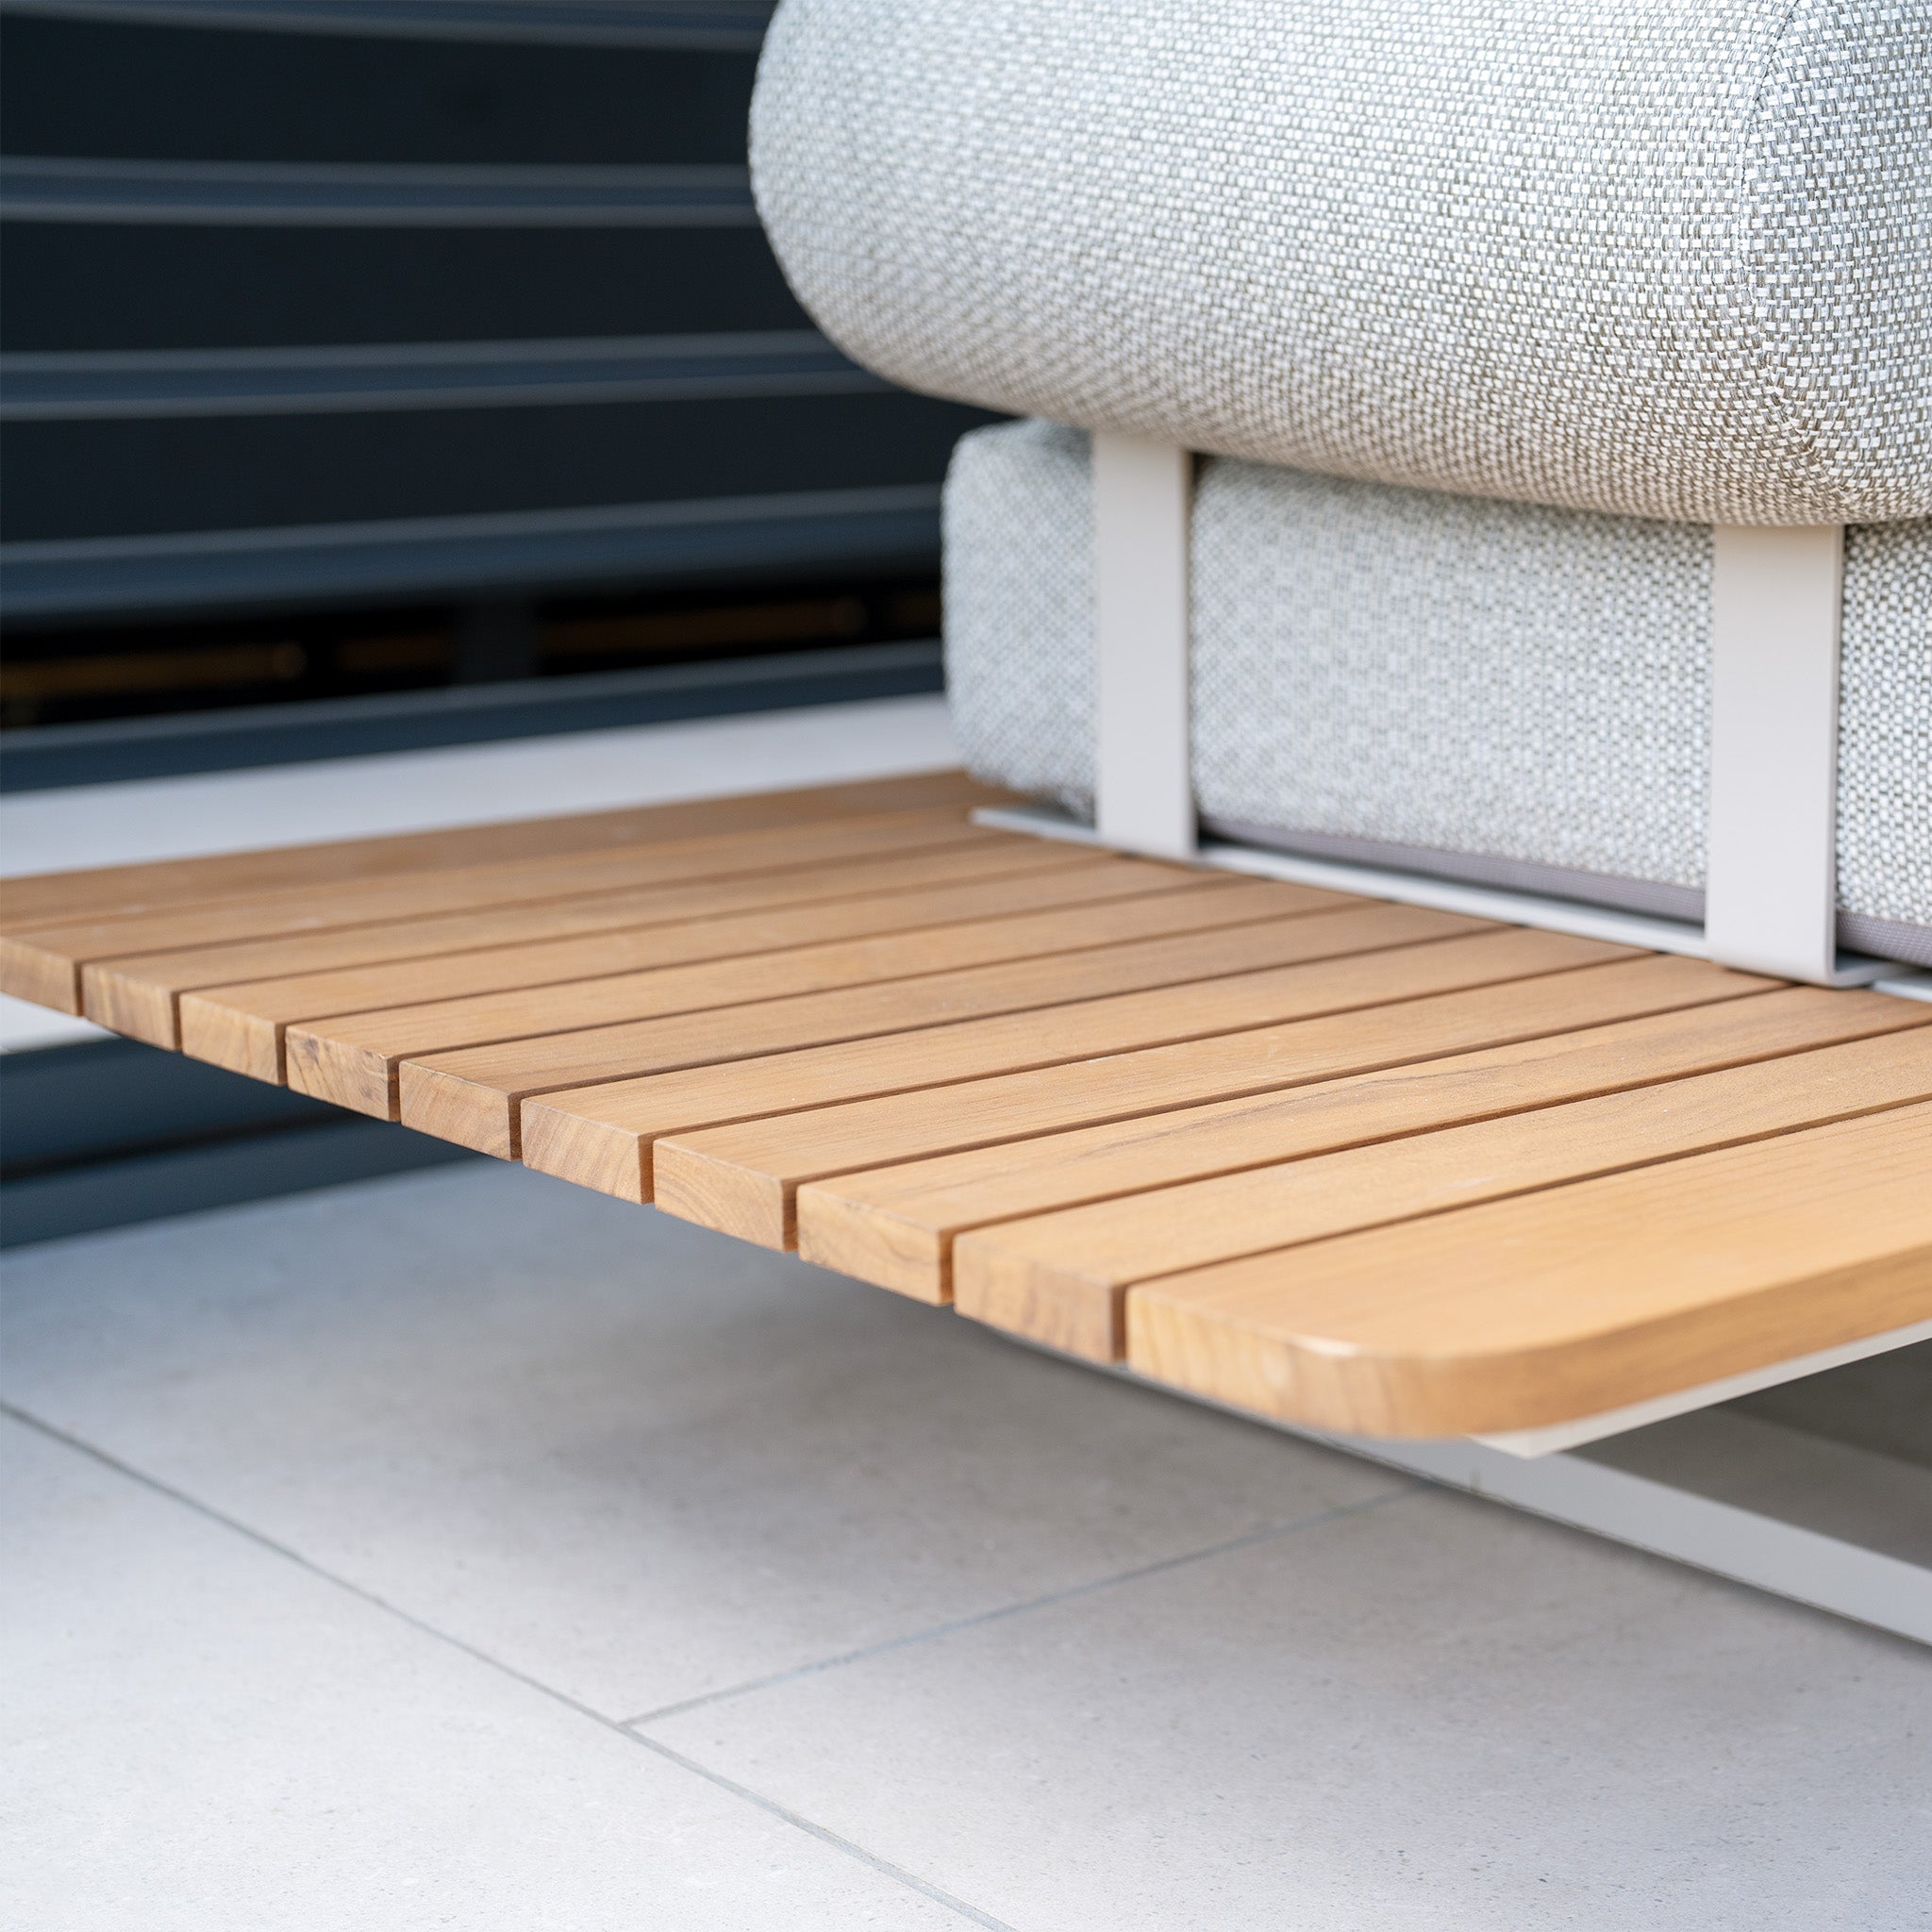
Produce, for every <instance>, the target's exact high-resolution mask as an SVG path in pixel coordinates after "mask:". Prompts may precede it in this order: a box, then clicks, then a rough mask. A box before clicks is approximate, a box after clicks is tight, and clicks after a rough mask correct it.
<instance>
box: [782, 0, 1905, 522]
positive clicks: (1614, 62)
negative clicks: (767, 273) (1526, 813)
mask: <svg viewBox="0 0 1932 1932" xmlns="http://www.w3.org/2000/svg"><path fill="white" fill-rule="evenodd" d="M752 162H753V174H754V181H755V185H756V188H757V192H758V205H759V208H760V210H761V212H762V213H763V216H764V219H765V222H766V225H767V226H768V228H769V229H770V232H771V235H772V238H773V241H774V244H775V246H776V248H777V251H778V255H779V258H780V260H781V261H782V263H783V265H784V267H785V270H786V272H787V274H788V275H789V276H790V277H791V282H792V285H793V287H794V288H795V289H796V291H798V293H799V295H800V297H801V299H802V300H803V301H804V303H805V305H806V307H807V308H808V309H810V310H811V312H812V314H813V316H814V318H815V319H816V320H817V321H818V322H819V324H820V325H821V326H822V327H824V330H825V331H826V332H827V334H829V335H830V336H832V337H833V339H834V340H836V341H838V342H839V343H840V345H841V347H843V348H844V349H845V350H846V351H847V352H848V353H850V354H851V355H853V356H854V357H856V358H858V360H859V361H861V362H863V363H865V364H867V365H868V366H869V367H871V368H873V369H875V370H877V371H878V372H879V373H881V374H882V375H887V376H890V377H891V378H892V379H893V380H895V381H897V382H901V383H904V384H907V385H908V386H909V387H911V388H913V389H919V390H925V391H932V392H934V393H937V394H941V395H946V396H953V397H958V398H961V399H964V400H967V401H971V402H974V403H979V404H983V405H986V406H988V407H990V408H998V409H1005V410H1010V411H1013V412H1016V413H1020V414H1026V415H1035V416H1041V417H1049V418H1052V419H1054V420H1057V421H1059V422H1063V423H1068V424H1074V425H1080V426H1083V427H1086V428H1097V429H1117V430H1124V431H1130V432H1134V433H1138V434H1141V435H1146V436H1152V437H1156V438H1159V439H1161V440H1164V441H1172V442H1176V443H1180V444H1183V445H1185V446H1187V447H1189V448H1192V449H1197V450H1202V451H1207V452H1210V453H1214V454H1219V455H1224V456H1235V457H1245V458H1256V459H1259V460H1262V461H1267V462H1272V463H1277V464H1286V465H1290V466H1292V467H1295V468H1299V469H1302V470H1307V471H1314V472H1319V473H1322V474H1325V475H1339V476H1354V477H1358V478H1363V479H1368V480H1373V481H1378V482H1384V483H1401V484H1412V485H1421V486H1424V487H1428V488H1431V489H1436V490H1443V491H1457V492H1460V493H1464V494H1470V495H1478V496H1491V497H1502V498H1510V499H1516V500H1519V501H1524V502H1530V503H1541V504H1545V505H1550V506H1555V507H1558V508H1581V509H1594V510H1604V511H1611V512H1619V513H1624V514H1628V515H1634V516H1641V517H1647V518H1665V519H1675V520H1680V521H1690V522H1698V523H1759V524H1783V523H1791V524H1801V523H1870V522H1881V521H1886V520H1892V519H1903V518H1913V517H1922V516H1925V515H1927V514H1932V380H1928V376H1927V371H1928V369H1932V0H1707V4H1705V5H1701V6H1696V7H1689V6H1685V5H1683V4H1681V0H1052V4H1042V0H785V4H784V5H783V6H782V7H781V8H780V9H779V11H778V14H777V16H776V19H775V21H774V25H773V29H772V33H771V36H770V38H769V40H768V41H767V42H766V49H765V55H764V58H763V62H762V65H761V67H760V72H759V78H758V92H757V96H756V100H755V103H754V108H753V117H752Z"/></svg>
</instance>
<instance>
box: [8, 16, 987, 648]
mask: <svg viewBox="0 0 1932 1932" xmlns="http://www.w3.org/2000/svg"><path fill="white" fill-rule="evenodd" d="M768 10H769V9H768V8H764V7H761V6H759V5H758V4H756V0H682V4H676V5H673V4H662V0H178V4H177V0H120V4H114V0H101V4H87V0H75V4H68V0H25V4H13V0H9V4H7V5H5V6H0V40H4V57H0V83H4V90H5V92H4V103H0V126H4V133H5V141H6V146H7V150H8V158H7V160H6V162H5V164H4V168H0V216H4V220H5V225H6V226H5V241H4V245H5V249H6V256H7V274H6V276H5V278H4V282H0V345H4V352H5V363H4V368H0V415H4V420H5V422H6V432H5V447H4V452H0V491H4V500H5V503H6V506H7V512H6V515H7V521H6V527H5V539H6V541H5V544H4V547H0V596H4V599H5V610H6V614H7V617H8V622H9V623H11V624H13V625H46V624H49V623H68V624H72V623H101V622H108V621H121V620H124V619H141V618H162V617H169V616H175V617H179V616H184V615H189V614H192V613H202V612H208V613H218V612H222V611H224V610H230V611H232V610H236V609H242V608H247V609H273V608H296V607H299V606H302V605H304V604H308V605H318V604H328V605H339V604H343V603H346V602H353V601H356V600H363V601H366V602H380V601H384V600H388V601H391V602H395V601H399V600H407V599H430V598H445V599H446V598H455V599H458V600H460V599H461V598H463V597H464V596H466V595H483V596H488V595H492V594H501V593H510V592H517V593H523V592H532V593H538V594H542V593H555V592H557V591H567V590H574V589H580V588H592V587H606V586H637V585H651V584H658V583H672V582H678V581H684V580H690V579H691V578H693V577H696V576H702V575H713V576H715V575H720V574H724V573H731V572H751V573H759V572H762V573H767V574H784V573H794V574H796V573H800V572H809V573H814V574H829V573H837V572H841V571H843V572H855V573H857V572H885V571H893V570H909V571H918V570H922V569H927V568H930V567H931V565H932V563H933V561H934V559H935V558H936V555H937V545H938V518H937V500H938V484H939V479H940V476H941V473H942V471H943V468H944V463H945V459H946V456H947V453H948V451H949V449H950V447H951V444H952V442H953V441H954V439H955V438H956V437H957V436H958V433H959V431H960V430H961V429H962V428H963V427H965V426H967V425H969V424H970V423H972V422H974V421H978V420H981V419H980V418H978V417H977V416H976V415H975V414H974V413H973V412H970V411H967V410H963V409H958V408H952V407H950V406H947V405H943V404H938V403H933V402H930V401H927V400H924V399H922V398H918V397H913V396H909V395H906V394H903V393H901V392H899V391H893V390H891V389H890V388H888V387H887V386H886V385H884V384H881V383H879V382H876V381H875V380H874V379H873V378H872V377H870V376H868V375H865V374H864V373H863V372H862V371H859V370H858V369H856V368H854V367H853V366H852V365H851V364H850V363H848V362H846V361H845V360H844V358H841V356H839V355H838V354H837V352H836V351H834V350H833V349H831V347H830V346H829V345H828V344H827V343H825V342H824V341H823V340H822V339H821V338H820V337H819V336H817V335H816V333H815V332H814V331H813V330H812V329H811V328H810V325H808V322H807V320H806V318H805V316H804V315H803V313H802V312H801V311H800V310H799V308H797V306H796V304H795V303H793V301H792V300H791V295H790V293H789V292H788V291H787V290H786V288H785V286H784V283H783V280H782V278H781V277H780V275H779V274H778V272H777V269H776V266H775V264H774V262H773V259H772V257H771V254H770V251H769V250H768V248H767V247H766V245H765V242H764V240H763V237H762V235H761V234H760V233H759V230H758V226H757V223H756V219H755V216H754V213H753V209H752V206H751V200H750V195H749V192H748V188H747V184H746V179H745V171H744V166H743V140H744V117H745V109H746V105H747V101H748V98H749V92H750V87H751V79H752V73H753V68H754V64H755V60H756V53H757V46H758V39H759V36H760V34H761V32H762V29H763V25H764V17H765V14H766V13H767V12H768Z"/></svg>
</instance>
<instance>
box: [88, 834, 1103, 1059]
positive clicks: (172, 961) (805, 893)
mask: <svg viewBox="0 0 1932 1932" xmlns="http://www.w3.org/2000/svg"><path fill="white" fill-rule="evenodd" d="M1103 857H1104V855H1100V854H1096V853H1093V852H1090V851H1087V850H1084V849H1083V848H1081V847H1079V846H1074V845H1057V844H1054V843H1052V842H1050V841H1045V840H1040V839H1022V838H1016V837H1011V836H1008V835H1002V834H994V833H989V834H987V835H985V836H983V837H980V838H976V839H975V838H973V837H970V836H959V835H958V834H957V833H956V832H955V831H953V830H951V829H949V830H948V831H947V833H946V836H945V840H944V842H942V843H941V844H939V845H927V846H920V847H916V848H914V849H913V850H911V851H909V852H903V853H895V852H882V853H872V854H864V853H862V854H858V855H857V856H855V857H848V858H841V859H838V860H835V861H833V862H831V863H828V864H821V865H807V866H802V867H800V868H798V869H797V870H795V871H793V870H787V871H783V872H763V873H753V874H746V875H742V876H727V877H725V878H722V879H716V878H707V879H700V880H698V881H697V882H695V883H686V884H681V885H668V886H635V887H631V888H628V889H622V890H619V891H604V892H587V893H583V894H580V895H578V896H575V897H573V898H568V899H545V900H539V901H534V902H532V901H513V902H512V903H511V904H509V905H508V906H492V907H489V908H485V909H484V910H482V911H480V912H445V913H437V914H433V915H431V916H429V917H427V918H410V919H394V920H386V921H380V922H378V923H376V924H372V925H350V926H337V927H332V928H330V929H329V930H327V931H325V932H304V933H294V934H290V935H285V936H284V937H282V938H280V939H269V940H238V941H232V942H230V943H228V944H225V945H216V946H189V947H186V948H182V949H179V950H176V951H172V952H166V953H137V954H135V955H133V956H132V957H131V958H118V959H101V960H96V961H94V962H93V963H92V964H91V965H89V966H87V967H85V968H84V969H83V970H82V974H81V997H82V1009H83V1011H85V1013H86V1014H87V1016H88V1018H89V1019H91V1020H94V1021H96V1022H98V1023H99V1024H101V1025H103V1026H110V1027H112V1028H113V1029H114V1031H115V1032H117V1033H125V1034H127V1035H128V1036H129V1037H130V1038H131V1039H135V1040H143V1041H147V1042H148V1043H149V1044H150V1045H153V1046H168V1047H178V1046H180V1045H181V1039H180V1021H179V1013H178V1007H177V1003H178V1001H179V999H180V997H181V995H182V994H183V993H187V992H197V991H206V990H220V991H239V990H240V989H242V988H264V989H265V988H266V987H267V985H268V984H269V983H270V982H275V983H280V982H284V981H292V980H295V979H298V978H306V977H308V976H309V975H322V974H329V973H333V972H338V971H341V970H344V969H354V968H365V967H369V968H373V967H380V966H385V965H397V964H399V963H400V962H404V961H419V960H424V959H430V958H454V957H456V956H458V955H461V954H465V953H474V952H481V951H484V950H487V949H491V948H495V947H499V946H515V945H519V944H523V945H534V944H537V943H556V942H558V941H568V940H570V939H573V938H577V937H583V936H586V935H589V934H592V933H605V932H616V931H622V930H625V929H626V928H631V927H642V926H656V925H663V924H670V923H672V922H675V921H677V920H685V919H705V918H709V917H715V916H719V915H722V914H727V913H737V912H750V911H756V910H761V909H774V910H775V909H776V908H781V907H788V906H806V905H813V904H826V905H830V904H835V903H841V902H844V901H848V900H858V899H866V898H871V897H874V896H875V895H879V894H884V893H892V892H899V891H907V890H908V889H912V888H919V887H930V886H940V885H946V884H957V883H963V882H965V881H967V880H971V879H981V878H1008V877H1018V876H1020V875H1022V874H1044V873H1052V872H1061V871H1066V870H1069V869H1074V868H1077V867H1081V866H1089V865H1092V864H1094V863H1095V862H1096V861H1097V860H1099V859H1101V858H1103ZM406 970H407V969H406ZM405 996H406V995H405V994H404V993H403V992H391V993H390V994H389V995H388V996H387V997H379V998H377V999H375V1000H371V1001H369V1002H368V1004H369V1005H371V1006H376V1005H383V1006H389V1005H394V1004H396V1003H397V1002H398V1001H399V1000H400V999H402V998H403V997H405ZM238 1003H239V1002H238ZM329 1010H331V1011H340V1010H341V1008H330V1009H329ZM322 1011H323V1009H322V1008H319V1007H310V1008H308V1012H307V1013H297V1014H291V1015H290V1016H289V1017H290V1018H307V1017H309V1016H310V1015H320V1013H321V1012H322ZM207 1057H208V1058H214V1056H212V1055H209V1056H207ZM243 1071H249V1072H257V1071H258V1068H257V1067H256V1066H254V1065H251V1066H250V1067H248V1068H245V1069H243Z"/></svg>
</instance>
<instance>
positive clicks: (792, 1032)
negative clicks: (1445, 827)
mask: <svg viewBox="0 0 1932 1932" xmlns="http://www.w3.org/2000/svg"><path fill="white" fill-rule="evenodd" d="M1482 928H1483V922H1481V921H1479V920H1473V919H1466V918H1463V917H1462V916H1461V915H1459V914H1455V913H1446V912H1431V911H1427V910H1425V909H1424V908H1419V907H1404V906H1377V907H1372V908H1366V909H1363V910H1357V911H1346V912H1327V913H1322V912H1317V913H1310V914H1304V915H1301V916H1298V917H1291V918H1284V919H1278V920H1272V921H1266V922H1263V923H1261V924H1249V925H1238V926H1228V927H1224V928H1223V929H1221V930H1219V931H1206V932H1195V933H1184V934H1180V935H1178V936H1174V937H1166V938H1159V939H1149V940H1140V941H1130V942H1127V943H1124V944H1117V945H1112V946H1108V947H1104V948H1095V949H1093V950H1090V951H1087V952H1082V953H1073V954H1059V955H1056V956H1053V957H1051V958H1042V959H1022V960H1015V961H1011V962H1009V963H1007V964H1004V965H998V966H983V967H975V968H972V969H970V970H968V971H965V972H959V973H937V974H928V975H927V976H925V977H924V978H922V979H914V980H901V981H892V982H888V983H887V984H885V985H880V986H865V987H851V988H844V989H841V990H840V991H834V992H821V993H807V994H804V995H801V996H798V997H796V998H792V999H789V1000H771V1001H766V1002H762V1003H759V1004H758V1005H753V1006H741V1007H733V1008H726V1009H724V1011H723V1012H715V1013H691V1014H685V1015H680V1016H677V1017H674V1018H668V1019H662V1020H647V1021H640V1022H634V1023H630V1024H623V1025H617V1026H606V1027H600V1028H593V1029H591V1030H589V1031H586V1032H581V1033H565V1034H558V1035H554V1036H551V1037H548V1038H545V1039H541V1040H531V1041H519V1042H513V1043H511V1044H508V1045H504V1046H484V1047H475V1048H471V1049H468V1050H466V1051H463V1052H459V1053H455V1054H446V1055H437V1056H434V1057H433V1058H426V1059H423V1060H406V1061H405V1062H403V1064H402V1067H401V1070H400V1086H401V1095H400V1098H401V1108H402V1118H403V1120H404V1121H405V1122H410V1123H418V1124H421V1125H422V1126H423V1128H424V1130H425V1131H426V1132H428V1133H432V1134H435V1135H438V1136H439V1137H440V1138H441V1139H443V1140H449V1141H457V1142H458V1144H459V1145H462V1146H468V1147H475V1148H477V1149H479V1150H480V1151H481V1152H484V1153H494V1154H500V1155H502V1156H504V1157H506V1158H514V1156H515V1154H516V1152H517V1146H518V1141H517V1133H518V1108H519V1106H520V1104H521V1103H522V1101H523V1100H524V1099H525V1097H526V1096H527V1095H529V1094H532V1093H539V1092H543V1091H549V1090H551V1089H556V1088H563V1087H580V1086H584V1085H586V1084H589V1083H591V1082H592V1081H598V1080H615V1079H623V1078H626V1077H632V1076H635V1075H638V1074H650V1073H668V1072H670V1071H672V1070H674V1069H675V1068H679V1067H692V1066H702V1065H706V1064H710V1063H716V1062H721V1061H724V1060H732V1059H748V1058H755V1057H757V1056H759V1055H763V1054H770V1053H777V1052H783V1051H786V1050H789V1049H791V1048H796V1047H803V1046H817V1045H829V1044H832V1043H834V1042H842V1041H857V1040H863V1039H865V1038H867V1037H868V1036H875V1035H880V1034H889V1033H901V1032H904V1031H906V1030H907V1029H908V1028H917V1027H922V1026H939V1025H944V1024H947V1023H949V1022H952V1021H957V1020H964V1019H974V1018H979V1017H985V1016H991V1015H992V1014H995V1013H1003V1012H1004V1013H1011V1012H1020V1011H1024V1010H1026V1009H1029V1008H1049V1007H1058V1006H1062V1005H1066V1004H1070V1003H1074V1002H1078V1001H1082V1000H1087V999H1097V998H1101V997H1104V996H1105V995H1107V994H1108V993H1113V992H1121V991H1139V990H1141V989H1146V988H1150V987H1156V986H1173V985H1179V984H1182V983H1185V982H1189V981H1195V980H1207V979H1212V978H1215V977H1217V976H1220V975H1222V974H1232V973H1238V972H1240V971H1241V970H1242V969H1243V968H1247V969H1253V968H1257V967H1260V966H1265V965H1272V964H1284V965H1285V964H1287V963H1289V962H1290V961H1292V960H1307V959H1316V958H1339V957H1341V956H1342V955H1345V954H1349V953H1357V952H1366V951H1370V950H1372V949H1374V948H1376V947H1379V946H1390V945H1401V944H1420V943H1423V942H1424V941H1428V940H1430V939H1435V938H1444V937H1448V936H1450V935H1452V934H1456V933H1462V932H1470V931H1476V930H1481V929H1482ZM1059 1024H1060V1022H1059V1019H1058V1017H1056V1018H1055V1019H1053V1020H1042V1021H1041V1026H1042V1027H1043V1028H1046V1029H1049V1030H1057V1029H1058V1026H1059ZM308 1037H309V1036H308V1035H305V1034H301V1033H298V1032H296V1031H294V1030H292V1029H291V1032H290V1035H289V1075H290V1084H291V1086H292V1085H297V1084H299V1079H298V1068H300V1067H302V1066H303V1064H304V1063H303V1061H302V1058H301V1056H302V1053H303V1045H302V1042H303V1041H305V1040H307V1039H308ZM370 1098H371V1099H372V1100H373V1099H375V1096H374V1095H371V1096H370ZM371 1110H373V1108H372V1109H371Z"/></svg>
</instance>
